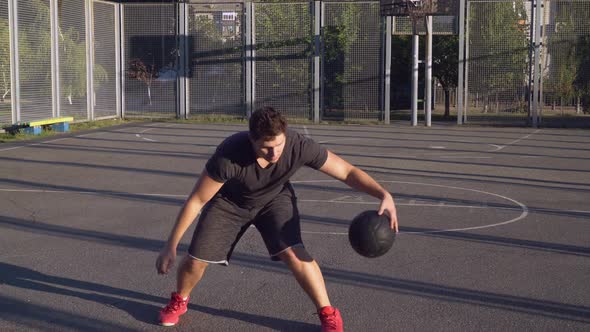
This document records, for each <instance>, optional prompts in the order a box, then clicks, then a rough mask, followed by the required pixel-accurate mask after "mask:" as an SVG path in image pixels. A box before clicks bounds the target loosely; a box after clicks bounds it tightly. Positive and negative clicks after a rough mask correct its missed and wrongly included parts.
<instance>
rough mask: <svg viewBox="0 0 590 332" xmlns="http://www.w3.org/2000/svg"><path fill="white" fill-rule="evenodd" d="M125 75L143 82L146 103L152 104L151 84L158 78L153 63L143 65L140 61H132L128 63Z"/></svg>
mask: <svg viewBox="0 0 590 332" xmlns="http://www.w3.org/2000/svg"><path fill="white" fill-rule="evenodd" d="M127 75H128V76H129V77H130V78H134V79H136V80H138V81H141V82H143V83H144V84H145V85H146V87H147V94H148V102H149V104H150V105H151V104H152V83H153V82H154V79H156V78H158V71H157V70H156V65H155V64H154V61H152V64H145V63H144V62H143V61H142V60H141V59H132V60H131V61H130V62H129V68H128V69H127Z"/></svg>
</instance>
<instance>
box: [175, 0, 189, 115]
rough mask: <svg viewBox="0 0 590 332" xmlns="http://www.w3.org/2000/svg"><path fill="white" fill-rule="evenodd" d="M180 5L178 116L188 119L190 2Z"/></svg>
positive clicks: (177, 77) (178, 25) (177, 84)
mask: <svg viewBox="0 0 590 332" xmlns="http://www.w3.org/2000/svg"><path fill="white" fill-rule="evenodd" d="M177 6H178V11H177V13H178V14H177V15H178V24H177V29H178V31H177V36H178V48H179V52H178V53H177V54H176V57H177V61H178V68H176V69H177V74H176V80H177V81H176V86H177V89H178V96H177V103H178V107H177V109H178V118H180V119H188V116H189V112H190V111H189V106H188V105H189V97H188V85H189V80H188V56H189V54H188V45H187V43H188V38H189V37H188V30H189V28H188V6H189V5H188V4H187V3H184V2H181V3H178V4H177Z"/></svg>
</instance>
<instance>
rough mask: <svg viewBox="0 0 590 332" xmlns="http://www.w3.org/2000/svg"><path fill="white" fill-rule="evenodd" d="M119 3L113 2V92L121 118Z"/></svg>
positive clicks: (121, 83) (118, 114) (121, 61)
mask: <svg viewBox="0 0 590 332" xmlns="http://www.w3.org/2000/svg"><path fill="white" fill-rule="evenodd" d="M121 6H122V5H121V4H120V3H119V4H115V36H114V38H115V76H116V77H115V94H116V99H117V101H116V108H117V110H116V112H117V116H118V117H119V118H123V91H122V89H123V82H122V80H123V70H122V68H121V64H122V63H123V60H122V59H123V58H122V56H123V51H122V43H121V38H122V35H123V32H122V31H123V30H122V27H121Z"/></svg>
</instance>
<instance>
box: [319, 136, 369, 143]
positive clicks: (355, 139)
mask: <svg viewBox="0 0 590 332" xmlns="http://www.w3.org/2000/svg"><path fill="white" fill-rule="evenodd" d="M358 140H359V139H358V138H354V137H350V138H335V139H328V140H324V141H318V143H319V144H325V143H329V142H340V141H358Z"/></svg>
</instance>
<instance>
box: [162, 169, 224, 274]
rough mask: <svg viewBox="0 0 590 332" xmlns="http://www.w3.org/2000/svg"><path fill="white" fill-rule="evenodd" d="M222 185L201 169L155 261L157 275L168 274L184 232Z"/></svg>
mask: <svg viewBox="0 0 590 332" xmlns="http://www.w3.org/2000/svg"><path fill="white" fill-rule="evenodd" d="M221 186H223V183H221V182H217V181H215V180H213V179H212V178H211V177H210V176H209V175H208V174H207V170H206V169H203V172H202V173H201V176H200V177H199V180H198V181H197V183H196V184H195V186H194V188H193V191H192V192H191V194H190V195H189V197H188V199H187V200H186V202H185V203H184V205H183V206H182V209H181V210H180V213H179V214H178V217H177V218H176V223H175V224H174V227H172V231H171V232H170V236H169V237H168V241H167V242H166V246H165V247H164V249H162V252H161V253H160V255H159V256H158V260H157V261H156V269H157V270H158V273H168V270H169V269H170V267H172V264H173V263H174V260H175V258H176V248H177V247H178V244H179V243H180V240H181V239H182V236H183V235H184V233H185V232H186V230H187V229H188V228H189V227H190V225H191V224H192V223H193V221H194V220H195V219H196V218H197V215H198V214H199V212H200V211H201V209H202V208H203V206H204V205H205V204H206V203H207V202H209V200H211V198H213V196H214V195H215V194H216V193H217V192H218V191H219V189H221Z"/></svg>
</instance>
